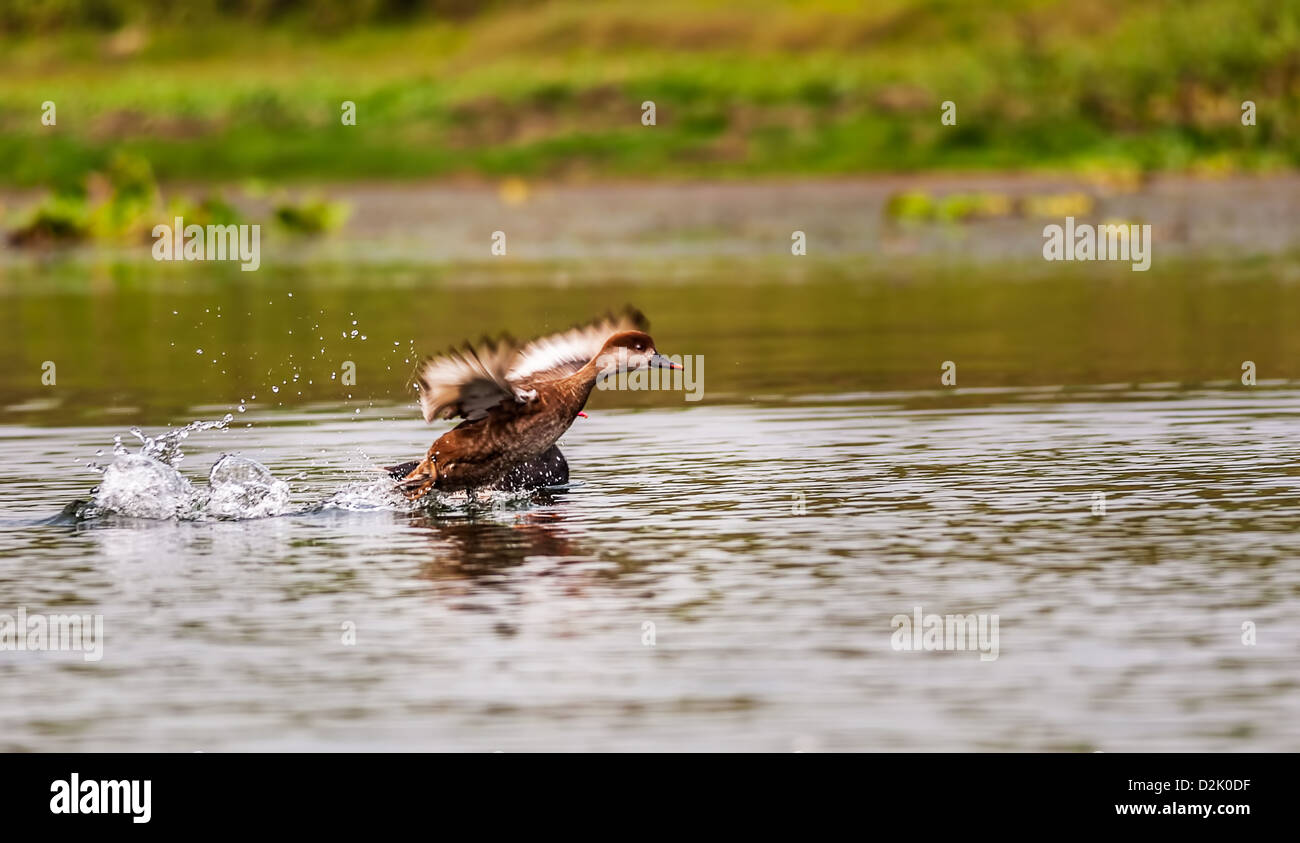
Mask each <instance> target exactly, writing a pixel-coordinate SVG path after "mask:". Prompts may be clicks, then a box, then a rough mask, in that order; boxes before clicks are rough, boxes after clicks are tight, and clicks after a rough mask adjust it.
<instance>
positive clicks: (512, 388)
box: [385, 307, 682, 501]
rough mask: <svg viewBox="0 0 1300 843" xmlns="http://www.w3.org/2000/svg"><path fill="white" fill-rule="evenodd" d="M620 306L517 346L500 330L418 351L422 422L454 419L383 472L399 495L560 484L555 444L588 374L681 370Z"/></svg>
mask: <svg viewBox="0 0 1300 843" xmlns="http://www.w3.org/2000/svg"><path fill="white" fill-rule="evenodd" d="M649 327H650V325H649V321H648V320H647V319H646V318H645V316H644V315H643V314H642V313H641V312H640V311H639V310H637V309H635V308H632V307H629V308H627V309H625V310H624V311H623V312H622V313H620V314H618V315H613V314H606V315H605V316H602V317H598V318H596V319H593V320H592V321H590V322H587V323H585V324H581V325H575V326H574V327H572V328H570V329H569V330H567V331H562V332H560V333H555V334H551V335H548V336H543V337H539V338H537V339H534V340H531V341H529V342H527V343H524V344H519V343H516V342H515V341H514V340H513V339H512V338H510V336H509V335H502V336H501V337H499V338H498V339H495V340H489V339H484V340H481V341H480V342H479V343H478V344H477V345H475V344H471V343H469V342H466V343H464V344H463V345H462V346H461V347H459V348H453V349H451V350H450V351H448V352H446V353H444V354H441V355H437V356H433V357H427V358H425V359H424V360H422V361H421V362H420V364H419V365H418V366H417V368H416V370H415V374H414V376H413V377H412V382H413V386H414V388H415V389H416V390H417V392H418V393H419V403H420V409H421V411H422V413H423V415H424V420H425V421H426V422H428V423H432V422H434V421H437V420H439V419H450V418H461V419H463V421H461V422H460V423H459V424H457V425H456V426H455V427H453V428H452V429H451V430H449V431H447V432H446V433H444V434H442V435H441V436H439V437H438V438H437V439H436V440H434V443H433V444H432V445H431V446H430V447H429V450H428V453H426V454H425V457H424V459H423V460H413V461H410V462H406V463H402V464H400V465H394V466H389V467H387V468H386V469H385V470H386V471H388V473H389V474H390V476H391V477H392V478H393V479H394V480H396V481H397V483H398V486H399V488H400V489H401V490H402V493H403V495H404V496H405V497H406V498H407V500H412V501H414V500H419V499H420V498H422V497H424V496H425V495H427V494H429V493H430V492H431V491H434V490H437V491H441V492H455V491H461V490H474V489H489V488H491V489H523V488H529V487H536V486H543V485H548V486H549V485H561V484H564V483H567V482H568V479H569V467H568V462H567V460H566V459H565V457H564V455H563V454H562V453H561V452H560V450H559V446H558V444H557V443H558V442H559V439H560V437H561V436H563V435H564V434H565V432H566V431H568V430H569V428H570V427H571V426H572V425H573V423H574V421H575V420H576V419H577V418H579V417H580V416H585V415H586V414H585V413H584V412H583V410H584V408H585V407H586V404H587V398H588V397H589V396H590V395H591V391H592V389H593V388H594V387H595V386H596V383H597V381H599V380H601V379H602V378H608V377H613V376H616V375H618V374H620V373H624V372H632V371H636V370H638V369H644V368H664V369H680V368H682V366H681V364H679V363H676V362H674V361H672V360H671V359H669V358H668V357H667V356H665V355H663V354H661V353H659V351H658V350H657V348H656V346H655V341H654V339H653V338H651V336H650V334H649V333H647V331H648V330H649Z"/></svg>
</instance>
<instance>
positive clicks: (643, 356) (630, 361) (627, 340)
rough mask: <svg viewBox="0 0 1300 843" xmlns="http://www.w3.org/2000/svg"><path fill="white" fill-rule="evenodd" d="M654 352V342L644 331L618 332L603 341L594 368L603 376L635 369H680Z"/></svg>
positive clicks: (676, 364) (678, 365) (679, 365)
mask: <svg viewBox="0 0 1300 843" xmlns="http://www.w3.org/2000/svg"><path fill="white" fill-rule="evenodd" d="M681 367H682V366H681V364H680V363H674V362H673V361H671V360H669V359H668V358H667V357H665V356H663V355H662V354H660V353H659V352H658V351H656V350H655V341H654V340H653V339H651V337H650V335H649V334H647V333H645V332H644V331H620V332H619V333H617V334H614V335H613V336H612V337H610V338H609V339H607V340H605V346H604V347H603V348H601V350H600V354H598V355H597V356H596V368H597V370H598V371H599V372H600V374H601V375H603V376H609V375H616V374H618V373H619V372H632V371H635V370H637V369H646V368H658V369H680V368H681Z"/></svg>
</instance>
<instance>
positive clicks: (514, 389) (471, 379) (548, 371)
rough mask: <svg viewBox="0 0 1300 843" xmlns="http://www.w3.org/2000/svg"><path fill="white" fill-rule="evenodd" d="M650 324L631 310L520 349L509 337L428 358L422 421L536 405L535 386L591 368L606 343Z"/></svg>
mask: <svg viewBox="0 0 1300 843" xmlns="http://www.w3.org/2000/svg"><path fill="white" fill-rule="evenodd" d="M648 327H649V322H648V321H647V320H646V318H645V316H643V315H642V314H641V312H640V311H638V310H636V309H635V308H631V307H629V308H628V309H627V310H625V311H624V312H623V313H621V314H618V315H614V314H606V315H605V316H603V317H601V318H599V319H595V320H593V321H591V322H588V323H587V324H585V325H578V326H575V327H573V328H570V329H569V330H567V331H562V332H560V333H557V334H551V335H550V336H545V337H540V338H538V339H535V340H533V341H532V342H530V343H528V344H527V345H525V346H523V347H522V348H521V347H519V346H518V345H517V344H516V343H515V342H514V340H512V339H510V337H508V336H505V337H502V338H500V339H498V340H495V341H494V340H487V339H484V340H482V341H480V342H479V344H478V345H471V344H470V343H465V345H463V346H461V347H460V348H453V349H452V350H450V351H448V352H447V353H446V354H440V355H438V356H436V357H429V358H427V359H425V360H423V361H422V362H421V363H420V365H419V366H418V367H417V368H416V371H415V376H414V378H413V380H414V383H415V387H416V389H417V390H418V391H419V393H420V409H421V410H422V411H423V413H424V420H425V421H428V422H431V421H433V420H434V419H446V418H453V417H455V416H463V417H464V418H466V419H470V420H474V419H481V418H483V417H485V416H486V415H487V414H488V412H489V411H490V410H492V409H493V408H494V407H498V406H500V405H501V404H502V403H503V402H506V401H512V402H519V403H523V402H526V401H530V400H533V399H535V398H536V397H537V393H536V392H535V391H533V390H532V388H531V387H532V386H533V385H534V384H539V383H543V382H545V381H551V380H556V379H559V378H563V377H567V376H568V375H571V374H573V373H574V372H576V371H578V370H579V369H581V368H582V367H583V366H585V365H587V363H588V362H589V361H591V360H592V359H593V358H594V357H595V356H596V355H597V354H599V353H600V350H601V349H602V348H604V346H605V341H606V340H608V339H609V338H610V336H612V335H613V334H616V333H618V332H620V331H644V330H646V329H647V328H648Z"/></svg>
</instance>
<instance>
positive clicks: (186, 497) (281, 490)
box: [74, 413, 534, 521]
mask: <svg viewBox="0 0 1300 843" xmlns="http://www.w3.org/2000/svg"><path fill="white" fill-rule="evenodd" d="M233 418H234V416H233V415H232V414H229V413H227V414H226V416H225V417H224V418H221V419H218V420H216V421H194V422H190V423H189V424H187V425H185V426H184V427H180V428H176V429H174V430H169V431H167V432H165V433H162V434H159V435H158V436H156V437H154V436H148V435H147V434H145V433H144V432H143V431H141V430H140V429H139V428H138V427H133V428H131V429H130V431H129V432H130V434H131V435H132V436H134V437H135V438H136V440H138V441H139V443H140V447H139V450H138V451H137V452H132V451H130V450H129V449H128V448H127V447H126V445H124V444H123V443H122V437H121V436H116V437H114V442H113V461H112V462H111V463H109V464H108V465H107V466H102V465H98V464H96V463H87V467H88V468H90V469H91V470H93V471H97V472H99V473H100V474H101V475H102V477H101V480H100V484H99V486H98V487H96V489H95V490H94V498H93V500H92V501H91V502H90V503H89V504H88V505H85V506H82V507H79V508H77V509H76V510H75V513H74V514H75V516H76V517H77V518H78V519H79V520H89V519H94V518H98V517H103V516H108V515H117V516H126V517H129V518H143V519H150V520H172V521H205V520H244V519H251V518H267V517H271V516H277V515H295V514H303V513H310V512H320V511H323V510H331V509H333V510H347V511H373V510H386V511H390V512H417V511H471V510H478V509H485V508H486V509H492V508H499V507H516V506H520V505H527V503H528V501H530V500H531V499H532V495H533V494H534V491H533V490H527V489H525V490H514V491H500V490H482V491H476V492H473V493H467V492H448V493H437V492H435V493H433V494H430V495H427V496H426V497H424V498H422V499H421V500H418V501H408V500H406V499H405V498H404V497H403V496H402V494H401V490H400V488H399V487H398V485H397V483H396V482H394V481H393V480H392V479H391V478H389V477H387V476H382V475H381V476H379V477H367V478H366V479H365V480H362V481H356V482H352V483H348V484H347V485H345V486H343V487H342V488H340V489H338V490H337V491H335V492H334V493H333V494H332V495H330V496H329V497H328V498H326V499H325V500H323V501H319V502H316V503H306V504H300V505H298V506H294V505H293V503H292V501H291V488H290V486H289V484H288V483H287V482H286V481H284V480H280V479H278V478H276V477H275V476H274V474H272V472H271V470H270V469H269V468H267V467H266V466H264V465H262V464H261V463H260V462H258V461H257V460H254V459H251V458H249V457H245V456H241V455H239V454H229V453H228V454H222V455H221V457H220V458H219V459H218V460H217V461H216V463H215V464H213V466H212V468H211V470H210V471H209V472H208V482H207V486H206V487H203V486H196V485H195V484H194V483H192V482H191V481H190V480H188V479H187V478H186V477H185V476H184V475H182V474H181V473H180V471H179V470H178V466H179V465H180V463H181V462H182V461H183V460H184V458H185V455H184V453H183V452H182V449H181V446H182V445H183V444H184V442H185V440H187V439H188V438H189V437H190V435H191V434H193V433H198V432H202V431H208V430H224V429H226V428H227V426H228V425H229V424H230V422H231V421H232V420H233ZM102 453H103V452H102V451H100V452H97V455H102Z"/></svg>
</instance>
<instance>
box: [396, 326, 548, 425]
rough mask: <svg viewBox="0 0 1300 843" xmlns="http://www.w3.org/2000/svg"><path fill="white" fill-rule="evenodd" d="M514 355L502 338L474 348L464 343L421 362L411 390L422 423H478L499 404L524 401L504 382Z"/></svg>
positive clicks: (485, 342)
mask: <svg viewBox="0 0 1300 843" xmlns="http://www.w3.org/2000/svg"><path fill="white" fill-rule="evenodd" d="M517 353H518V352H517V350H516V347H515V344H514V342H513V341H511V340H510V339H509V338H508V337H503V338H502V339H500V340H497V341H496V342H490V341H487V340H485V341H483V342H481V343H479V345H478V346H477V347H475V346H473V345H470V344H469V343H466V344H465V345H464V346H463V347H461V348H458V349H452V350H451V351H449V352H447V353H446V354H443V355H440V356H438V357H430V358H428V359H427V360H425V361H423V362H422V363H421V364H420V366H419V368H418V369H416V371H415V386H416V389H418V390H419V392H420V409H421V410H423V411H424V420H425V421H428V422H431V421H433V420H434V419H447V418H452V417H453V416H464V417H465V418H467V419H481V418H483V417H484V416H486V415H487V413H488V410H490V409H492V408H493V407H495V406H496V405H498V404H500V403H501V402H502V401H505V400H512V401H523V400H527V396H526V395H525V394H523V393H522V392H519V391H516V390H515V389H514V387H512V386H511V384H510V381H509V380H508V379H507V378H506V370H507V369H508V368H509V367H510V364H511V361H513V360H514V359H515V356H516V354H517Z"/></svg>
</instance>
